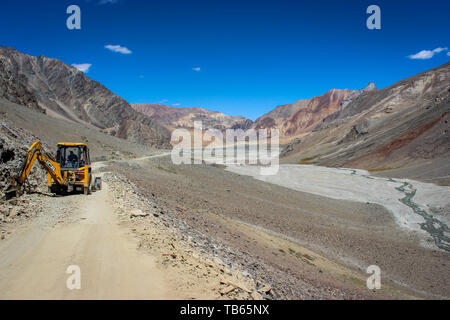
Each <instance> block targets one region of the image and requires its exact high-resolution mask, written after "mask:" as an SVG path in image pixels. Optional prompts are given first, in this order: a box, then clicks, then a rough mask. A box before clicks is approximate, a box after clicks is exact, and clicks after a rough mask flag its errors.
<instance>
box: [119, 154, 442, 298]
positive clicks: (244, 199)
mask: <svg viewBox="0 0 450 320" xmlns="http://www.w3.org/2000/svg"><path fill="white" fill-rule="evenodd" d="M111 168H112V170H113V171H115V172H120V173H122V174H124V175H126V176H127V177H128V178H129V179H130V180H132V181H133V182H135V183H136V184H137V186H138V187H139V189H140V190H141V192H142V193H143V195H144V197H148V198H149V199H152V201H155V202H156V203H158V204H159V205H160V206H161V207H164V208H167V211H168V212H169V214H170V215H174V216H178V217H180V219H182V220H183V221H185V222H186V223H187V224H189V225H191V226H192V227H193V228H194V229H196V230H200V231H201V232H202V233H204V234H206V235H209V236H211V237H212V238H213V239H215V240H217V241H219V242H220V243H222V244H224V245H225V246H228V247H229V248H231V252H232V254H223V253H221V252H216V254H219V255H220V256H221V258H222V259H223V260H224V261H227V262H232V263H236V264H238V265H240V268H241V269H245V270H247V271H248V272H249V273H250V274H252V275H253V276H254V277H255V278H256V279H262V280H264V281H265V282H267V283H270V284H271V285H272V286H273V288H274V291H275V292H276V297H278V298H306V299H308V298H319V299H322V298H325V299H333V298H351V299H357V298H392V297H406V296H405V295H404V294H406V295H410V296H409V297H411V296H416V297H425V298H426V297H428V298H448V297H449V296H450V293H449V288H450V286H449V283H448V264H449V258H448V253H445V252H442V251H441V250H433V249H427V248H424V247H423V246H421V245H420V239H418V238H417V236H416V235H414V234H412V233H405V232H401V230H400V229H399V228H398V226H397V225H396V223H395V220H394V217H393V216H392V215H391V214H390V213H389V212H388V211H387V210H386V209H384V208H383V207H382V206H380V205H377V204H373V203H359V202H353V201H345V200H333V199H330V198H325V197H321V196H316V195H312V194H308V193H303V192H298V191H294V190H290V189H286V188H283V187H280V186H276V185H272V184H267V183H264V182H260V181H256V180H254V179H252V178H250V177H244V176H239V175H236V174H233V173H229V172H226V171H224V170H223V168H216V167H213V166H205V165H201V166H191V165H189V166H174V165H172V164H171V163H170V158H157V159H156V158H154V159H150V160H141V161H139V162H136V163H133V164H129V163H126V162H114V163H113V164H112V165H111ZM306 257H313V258H312V259H308V258H306ZM319 261H320V262H319ZM323 261H324V262H323ZM371 264H377V265H379V266H380V268H381V270H383V272H384V273H383V281H384V282H383V283H384V284H385V285H386V287H384V288H385V290H384V291H378V292H376V293H374V292H370V291H368V290H367V288H366V286H365V279H366V278H367V276H366V274H365V270H366V268H367V266H369V265H371ZM332 266H333V267H332ZM335 266H336V267H335ZM336 268H338V269H339V270H340V271H336ZM400 292H402V293H400Z"/></svg>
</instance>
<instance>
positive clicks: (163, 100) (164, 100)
mask: <svg viewBox="0 0 450 320" xmlns="http://www.w3.org/2000/svg"><path fill="white" fill-rule="evenodd" d="M168 101H169V100H167V99H162V100H161V101H160V102H159V103H166V102H168Z"/></svg>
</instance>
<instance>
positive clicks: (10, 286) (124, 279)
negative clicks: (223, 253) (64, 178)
mask: <svg viewBox="0 0 450 320" xmlns="http://www.w3.org/2000/svg"><path fill="white" fill-rule="evenodd" d="M104 179H105V183H104V187H103V190H102V191H99V192H96V193H94V194H92V195H89V196H88V197H86V196H84V195H72V196H68V197H51V196H50V195H42V194H40V195H36V194H32V195H25V196H24V197H22V198H21V199H20V201H15V202H12V203H10V204H11V205H10V207H12V208H13V211H14V212H15V214H14V215H12V216H11V215H10V216H8V217H7V221H8V223H2V224H1V228H2V233H1V234H2V240H1V241H0V256H1V257H2V259H1V260H0V270H1V273H0V288H1V289H0V298H1V299H261V298H262V296H261V294H260V293H259V292H258V290H259V291H260V292H261V293H262V294H266V293H265V292H270V288H269V287H266V286H264V285H262V284H259V286H258V288H257V287H256V283H255V282H254V281H253V280H252V279H251V277H250V276H249V275H244V274H242V273H241V272H239V271H237V270H230V269H228V268H227V266H225V265H224V264H223V263H222V262H221V261H220V260H218V259H217V258H216V259H214V257H212V256H210V255H207V254H205V253H204V252H202V251H201V250H200V249H198V248H196V246H195V245H194V246H193V245H191V244H190V243H189V241H188V239H187V238H186V236H185V235H184V234H181V233H180V232H179V230H177V229H175V228H174V227H173V226H172V225H169V224H168V223H167V222H165V221H164V220H163V219H161V218H159V217H160V214H162V213H161V211H158V210H157V209H156V208H155V206H154V205H153V204H152V203H151V202H148V201H142V200H140V199H139V197H138V196H137V195H136V193H135V191H133V187H132V185H131V184H130V183H129V182H128V181H126V180H124V179H123V178H122V179H121V178H119V177H117V176H116V175H113V174H105V175H104ZM23 201H25V202H26V201H29V203H32V205H31V206H29V205H28V206H27V205H25V206H21V205H19V206H17V205H12V204H13V203H14V204H18V203H19V202H23ZM28 207H31V208H28ZM28 209H31V210H28ZM70 265H77V266H79V267H80V270H81V289H80V290H69V289H67V287H66V281H67V278H68V277H69V276H70V275H69V274H66V269H67V268H68V266H70ZM264 290H265V291H264Z"/></svg>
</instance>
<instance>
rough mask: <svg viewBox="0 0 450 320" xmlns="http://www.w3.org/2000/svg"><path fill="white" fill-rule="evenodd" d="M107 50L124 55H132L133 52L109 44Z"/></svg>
mask: <svg viewBox="0 0 450 320" xmlns="http://www.w3.org/2000/svg"><path fill="white" fill-rule="evenodd" d="M105 48H106V49H108V50H111V51H112V52H119V53H122V54H131V53H132V51H131V50H130V49H128V48H127V47H122V46H120V45H118V44H117V45H113V44H107V45H106V46H105Z"/></svg>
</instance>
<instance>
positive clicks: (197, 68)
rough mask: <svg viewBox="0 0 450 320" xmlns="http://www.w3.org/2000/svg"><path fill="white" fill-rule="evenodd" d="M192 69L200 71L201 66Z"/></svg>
mask: <svg viewBox="0 0 450 320" xmlns="http://www.w3.org/2000/svg"><path fill="white" fill-rule="evenodd" d="M192 70H194V71H197V72H199V71H200V68H199V67H195V68H192Z"/></svg>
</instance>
